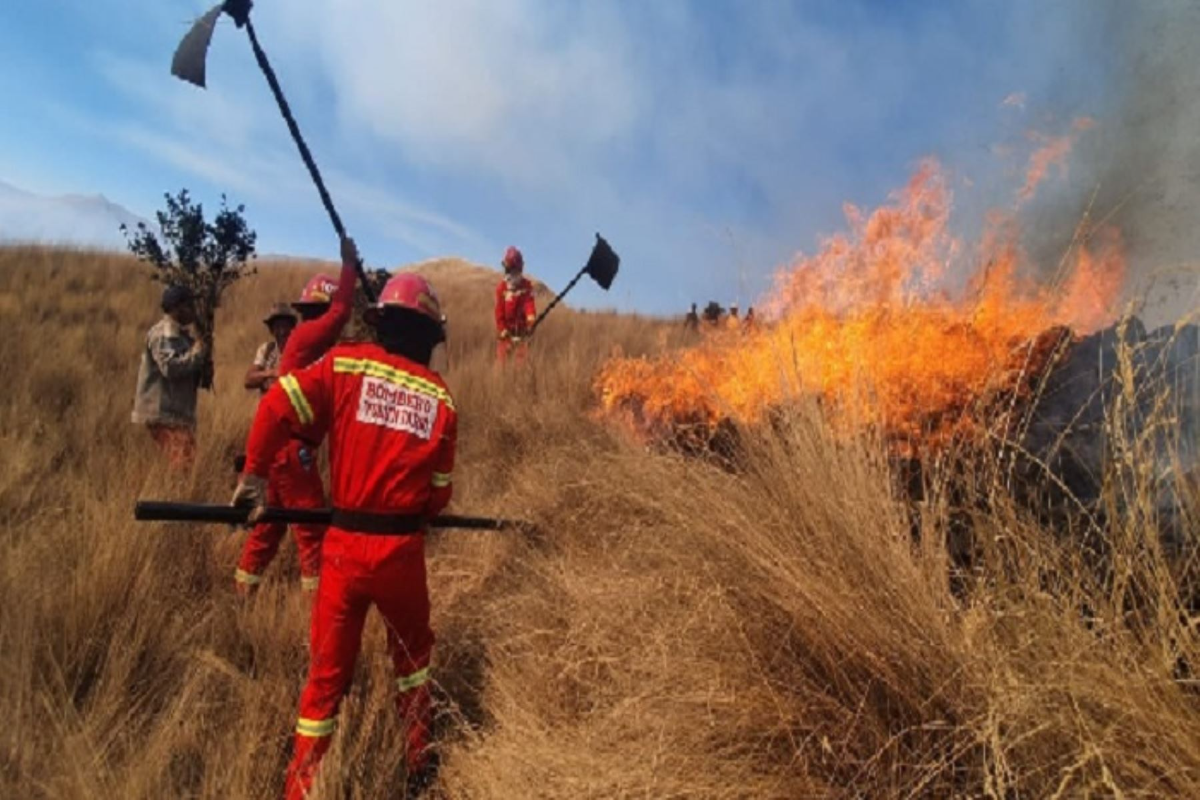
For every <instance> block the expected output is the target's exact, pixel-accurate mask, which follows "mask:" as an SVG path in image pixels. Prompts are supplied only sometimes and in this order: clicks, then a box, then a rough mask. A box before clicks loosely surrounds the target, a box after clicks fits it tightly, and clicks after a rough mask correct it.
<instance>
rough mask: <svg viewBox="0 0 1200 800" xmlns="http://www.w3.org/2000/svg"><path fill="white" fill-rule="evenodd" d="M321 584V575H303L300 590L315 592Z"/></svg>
mask: <svg viewBox="0 0 1200 800" xmlns="http://www.w3.org/2000/svg"><path fill="white" fill-rule="evenodd" d="M320 583H321V576H320V575H301V576H300V588H301V589H303V590H304V591H306V592H315V591H316V590H317V586H319V585H320Z"/></svg>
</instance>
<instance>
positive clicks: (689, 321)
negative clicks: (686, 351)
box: [683, 303, 700, 331]
mask: <svg viewBox="0 0 1200 800" xmlns="http://www.w3.org/2000/svg"><path fill="white" fill-rule="evenodd" d="M683 328H684V330H687V331H697V330H700V315H699V314H697V313H696V304H695V303H692V310H691V311H689V312H688V313H687V316H686V317H684V318H683Z"/></svg>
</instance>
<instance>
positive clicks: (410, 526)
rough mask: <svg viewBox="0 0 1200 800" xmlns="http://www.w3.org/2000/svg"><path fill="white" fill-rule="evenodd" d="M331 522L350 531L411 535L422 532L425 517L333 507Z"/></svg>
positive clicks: (374, 534)
mask: <svg viewBox="0 0 1200 800" xmlns="http://www.w3.org/2000/svg"><path fill="white" fill-rule="evenodd" d="M330 523H331V524H332V525H333V526H334V527H335V528H341V529H342V530H344V531H349V532H350V533H366V534H370V535H373V536H411V535H413V534H419V533H422V528H423V527H424V525H425V517H424V516H423V515H421V514H374V513H371V512H370V511H349V510H347V509H344V508H335V509H333V518H332V519H331V520H330Z"/></svg>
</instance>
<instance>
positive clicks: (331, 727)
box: [296, 717, 337, 739]
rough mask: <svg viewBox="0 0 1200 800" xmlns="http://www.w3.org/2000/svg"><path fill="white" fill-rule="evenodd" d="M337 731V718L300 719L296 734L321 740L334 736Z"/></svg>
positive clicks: (297, 723) (297, 722) (297, 721)
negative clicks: (324, 737) (323, 737)
mask: <svg viewBox="0 0 1200 800" xmlns="http://www.w3.org/2000/svg"><path fill="white" fill-rule="evenodd" d="M335 730H337V717H332V718H330V719H306V718H304V717H300V718H299V719H297V720H296V733H297V734H299V735H300V736H311V737H312V738H314V739H319V738H321V737H322V736H332V735H333V732H334V731H335Z"/></svg>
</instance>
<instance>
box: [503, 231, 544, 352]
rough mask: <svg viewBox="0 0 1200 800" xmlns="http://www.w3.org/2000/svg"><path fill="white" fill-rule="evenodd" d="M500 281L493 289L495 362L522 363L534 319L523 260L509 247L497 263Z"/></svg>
mask: <svg viewBox="0 0 1200 800" xmlns="http://www.w3.org/2000/svg"><path fill="white" fill-rule="evenodd" d="M500 263H501V265H503V267H504V280H502V281H500V284H499V285H498V286H497V287H496V336H497V339H496V360H497V361H499V362H500V363H504V362H505V361H507V360H508V358H509V356H513V357H515V358H516V360H517V361H524V360H525V354H526V352H527V351H528V349H529V344H528V342H526V341H525V339H526V337H527V336H528V335H529V332H530V330H531V329H532V328H533V323H534V321H535V320H536V319H537V308H536V306H535V305H534V300H533V284H532V283H530V282H529V279H528V278H526V277H525V275H524V270H525V258H524V256H522V255H521V251H520V250H518V249H517V248H515V247H510V248H508V250H506V251H505V253H504V259H503V260H502V261H501V262H500Z"/></svg>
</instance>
